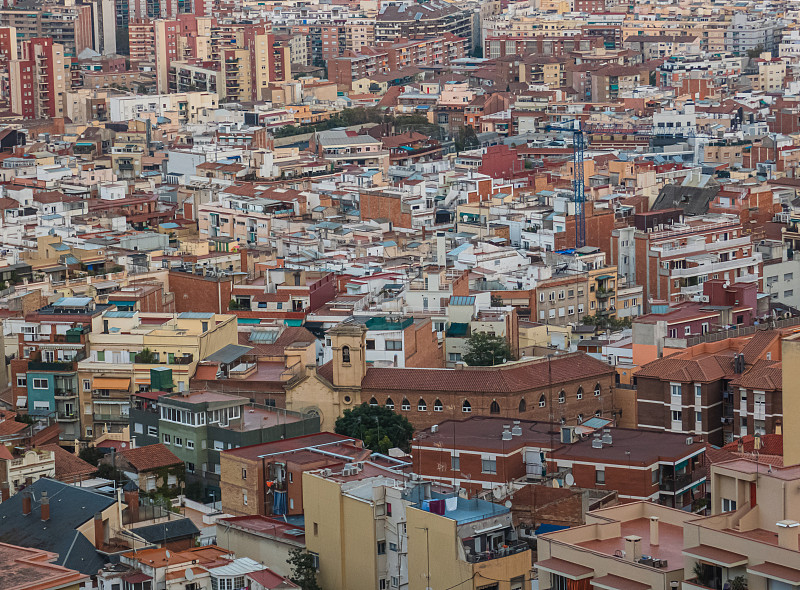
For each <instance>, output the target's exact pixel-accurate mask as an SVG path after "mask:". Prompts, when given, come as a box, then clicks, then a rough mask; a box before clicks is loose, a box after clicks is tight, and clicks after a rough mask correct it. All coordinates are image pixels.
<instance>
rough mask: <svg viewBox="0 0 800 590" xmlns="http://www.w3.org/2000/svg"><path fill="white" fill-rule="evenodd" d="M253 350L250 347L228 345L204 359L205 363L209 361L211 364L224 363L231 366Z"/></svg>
mask: <svg viewBox="0 0 800 590" xmlns="http://www.w3.org/2000/svg"><path fill="white" fill-rule="evenodd" d="M251 350H253V347H252V346H242V345H240V344H228V345H227V346H223V347H222V348H220V349H219V350H218V351H217V352H215V353H214V354H211V355H209V356H207V357H206V358H204V359H203V360H205V361H210V362H212V363H224V364H226V365H229V364H231V363H232V362H233V361H235V360H237V359H239V358H241V357H243V356H244V355H246V354H247V353H248V352H250V351H251Z"/></svg>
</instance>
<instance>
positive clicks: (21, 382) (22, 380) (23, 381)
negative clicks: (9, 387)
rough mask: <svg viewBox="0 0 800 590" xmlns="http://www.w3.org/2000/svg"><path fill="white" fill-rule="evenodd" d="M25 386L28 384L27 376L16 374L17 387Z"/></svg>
mask: <svg viewBox="0 0 800 590" xmlns="http://www.w3.org/2000/svg"><path fill="white" fill-rule="evenodd" d="M27 386H28V376H27V375H17V387H27Z"/></svg>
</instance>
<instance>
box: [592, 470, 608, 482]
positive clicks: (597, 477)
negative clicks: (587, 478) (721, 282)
mask: <svg viewBox="0 0 800 590" xmlns="http://www.w3.org/2000/svg"><path fill="white" fill-rule="evenodd" d="M594 483H596V484H600V485H604V484H605V483H606V471H605V469H595V470H594Z"/></svg>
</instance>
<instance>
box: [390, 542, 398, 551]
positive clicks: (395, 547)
mask: <svg viewBox="0 0 800 590" xmlns="http://www.w3.org/2000/svg"><path fill="white" fill-rule="evenodd" d="M389 551H397V543H389Z"/></svg>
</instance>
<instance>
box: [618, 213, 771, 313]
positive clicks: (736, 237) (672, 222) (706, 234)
mask: <svg viewBox="0 0 800 590" xmlns="http://www.w3.org/2000/svg"><path fill="white" fill-rule="evenodd" d="M655 213H658V214H661V215H662V216H663V220H664V221H665V222H663V223H658V224H657V225H652V224H651V222H650V221H649V220H648V215H639V214H637V215H636V216H635V217H634V225H633V226H631V227H627V228H623V229H615V230H613V232H612V244H611V250H612V252H611V258H612V260H613V259H615V258H616V262H617V265H618V268H619V273H620V274H621V275H623V276H624V277H625V279H626V281H627V282H628V283H630V284H636V283H638V284H640V285H642V286H643V287H644V297H645V299H647V300H648V301H649V300H653V299H659V300H664V301H675V300H677V299H678V298H681V297H688V296H691V295H697V294H701V293H702V292H703V283H704V282H705V281H708V280H711V279H722V280H725V281H729V282H731V283H736V282H759V281H760V280H761V267H762V256H761V253H759V252H756V251H755V249H754V246H753V243H752V239H751V237H750V235H748V234H747V233H745V231H744V230H743V228H742V225H741V222H740V219H739V217H738V216H736V215H729V214H714V215H705V216H702V217H700V216H698V217H691V218H682V217H681V213H680V212H679V211H675V212H674V214H670V212H664V211H658V212H655ZM659 219H662V217H659Z"/></svg>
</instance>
